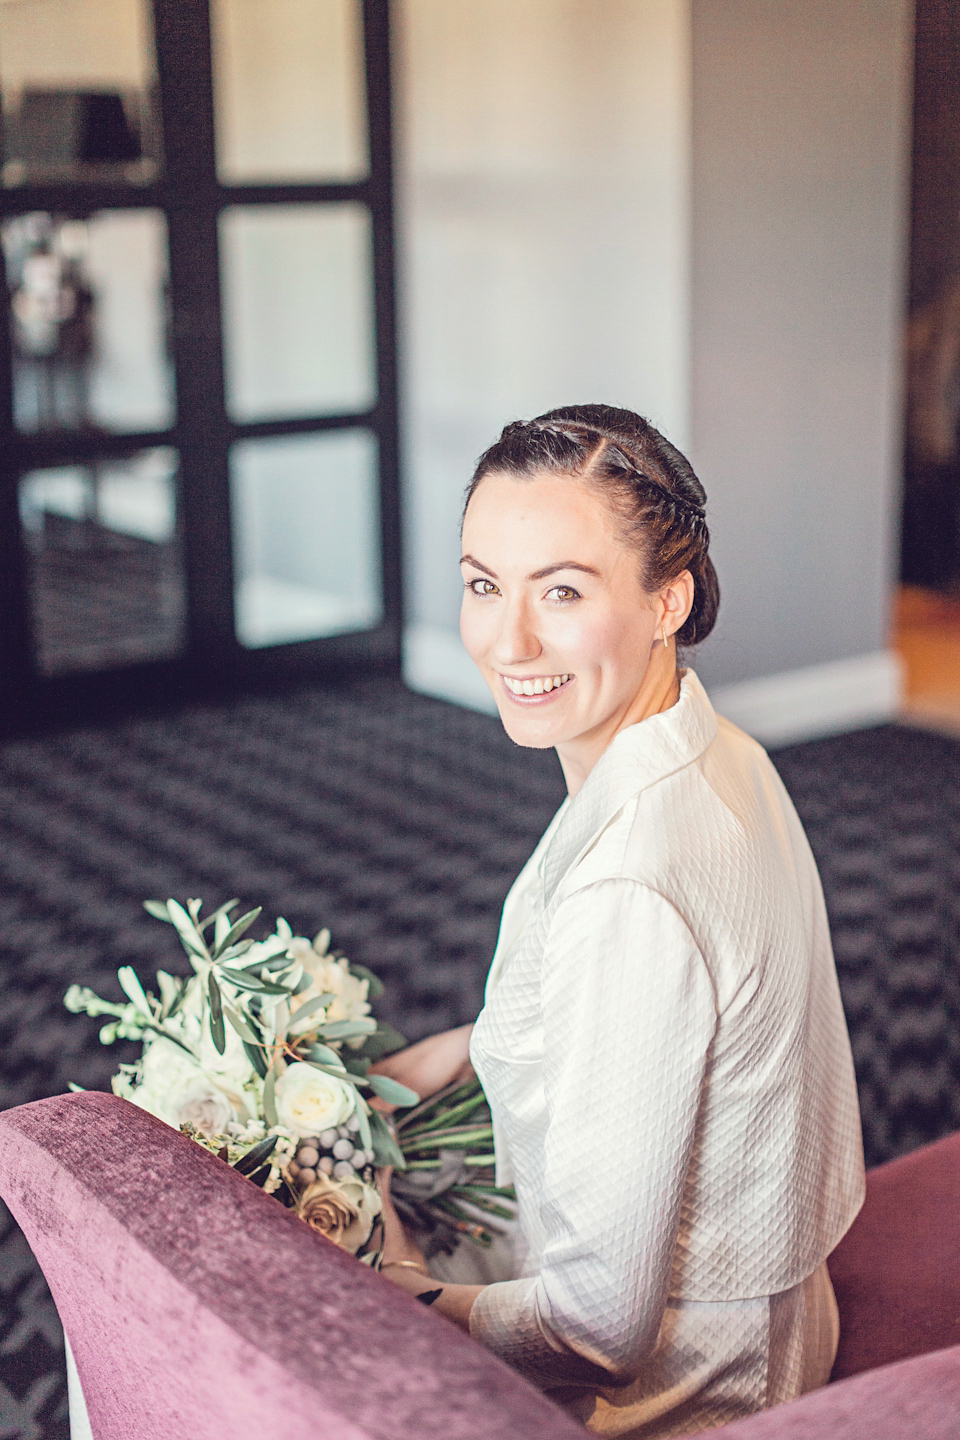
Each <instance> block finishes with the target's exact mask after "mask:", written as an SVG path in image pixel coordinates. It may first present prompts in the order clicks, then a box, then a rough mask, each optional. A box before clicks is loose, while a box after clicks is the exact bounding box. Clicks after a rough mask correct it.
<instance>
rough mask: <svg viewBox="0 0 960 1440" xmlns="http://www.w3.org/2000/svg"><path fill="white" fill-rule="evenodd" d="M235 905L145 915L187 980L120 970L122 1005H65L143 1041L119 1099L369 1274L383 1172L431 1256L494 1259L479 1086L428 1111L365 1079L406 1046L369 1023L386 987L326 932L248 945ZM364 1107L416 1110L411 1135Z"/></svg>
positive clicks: (123, 1036) (157, 906)
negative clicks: (181, 961) (269, 1198)
mask: <svg viewBox="0 0 960 1440" xmlns="http://www.w3.org/2000/svg"><path fill="white" fill-rule="evenodd" d="M237 903H238V902H237V901H236V900H231V901H228V902H227V903H226V904H225V905H221V906H220V907H219V909H217V910H215V911H213V913H212V914H210V915H208V916H206V917H203V916H202V902H201V901H200V900H188V901H187V905H186V908H184V907H183V906H182V905H180V904H179V903H178V902H177V901H176V900H168V901H166V902H160V901H156V900H148V901H147V902H146V909H147V910H148V911H149V912H150V914H151V915H154V916H155V917H156V918H157V919H159V920H163V921H165V922H167V923H168V924H170V925H172V926H173V927H174V929H175V930H176V932H177V934H178V936H179V938H180V942H181V944H182V946H183V948H184V950H185V951H186V953H187V956H188V957H189V959H190V963H191V965H192V967H193V972H194V973H193V974H192V975H190V976H188V977H187V978H185V979H181V978H178V977H176V976H173V975H170V974H168V973H167V972H166V971H163V970H160V971H158V972H157V985H156V994H154V993H153V991H146V990H144V988H143V986H142V985H141V983H140V981H139V979H138V978H137V975H136V972H135V971H134V969H133V967H132V966H130V965H125V966H123V967H122V968H121V969H120V970H119V971H118V972H117V978H118V980H119V982H120V985H121V987H122V989H123V991H124V994H125V995H126V997H127V1000H126V1003H120V1004H116V1003H113V1002H111V1001H106V1000H102V999H101V998H100V997H99V996H98V995H95V994H94V992H93V991H92V990H90V989H88V988H87V987H85V986H79V985H71V987H70V989H69V990H68V991H67V994H66V996H65V997H64V1003H65V1005H66V1006H67V1009H68V1010H70V1011H72V1012H73V1013H75V1014H77V1013H86V1014H87V1015H92V1016H98V1017H101V1018H103V1017H107V1018H106V1023H105V1024H104V1025H103V1026H102V1028H101V1030H100V1039H101V1041H102V1042H103V1044H105V1045H109V1044H112V1043H113V1042H114V1041H116V1040H136V1041H140V1042H142V1046H143V1050H142V1054H141V1056H140V1059H139V1060H138V1061H137V1062H136V1063H135V1064H133V1065H121V1066H120V1067H119V1071H118V1073H117V1074H116V1075H115V1076H114V1077H113V1080H112V1082H111V1083H112V1087H113V1091H114V1093H115V1094H117V1095H120V1096H123V1097H124V1098H125V1099H127V1100H130V1101H132V1102H133V1103H134V1104H135V1105H139V1106H141V1108H143V1109H145V1110H148V1111H149V1112H150V1113H151V1114H153V1115H156V1116H157V1117H158V1118H159V1119H161V1120H164V1121H166V1122H167V1124H169V1125H172V1126H176V1127H178V1128H179V1129H180V1130H182V1131H184V1132H185V1133H186V1134H187V1135H189V1136H190V1137H191V1138H192V1139H194V1140H195V1141H197V1143H198V1144H200V1145H203V1146H204V1147H205V1148H206V1149H208V1150H211V1151H212V1152H213V1153H215V1154H216V1155H218V1156H219V1157H220V1158H221V1159H222V1160H225V1161H226V1162H227V1163H228V1164H230V1165H232V1166H233V1167H234V1168H235V1169H236V1170H237V1171H238V1172H239V1173H240V1174H243V1175H246V1176H247V1177H248V1178H249V1179H250V1180H252V1181H253V1183H254V1184H256V1185H259V1186H261V1187H262V1188H263V1189H264V1190H265V1191H266V1192H267V1193H268V1194H272V1195H274V1196H275V1197H276V1198H277V1199H278V1200H279V1201H281V1202H282V1203H283V1204H284V1205H286V1206H287V1207H288V1208H291V1209H293V1210H295V1212H296V1213H297V1215H299V1216H300V1218H301V1219H302V1220H304V1221H305V1222H306V1223H307V1224H308V1225H311V1226H312V1227H313V1228H314V1229H316V1230H318V1231H320V1232H321V1233H322V1234H324V1235H326V1236H327V1237H328V1238H329V1239H331V1240H333V1241H334V1242H335V1243H336V1244H338V1245H340V1246H342V1247H343V1248H344V1249H347V1250H349V1251H351V1252H352V1253H353V1254H356V1255H357V1256H358V1257H359V1258H361V1259H362V1260H364V1262H365V1263H367V1264H375V1263H376V1262H377V1258H378V1254H379V1249H380V1243H379V1242H380V1235H381V1227H380V1225H379V1216H380V1213H381V1202H380V1195H379V1192H378V1190H377V1185H376V1178H375V1171H376V1170H377V1168H379V1167H381V1166H386V1165H390V1166H393V1167H394V1172H395V1179H394V1182H393V1186H392V1189H393V1191H394V1192H395V1193H396V1195H397V1203H398V1206H402V1207H405V1208H404V1209H403V1210H402V1211H401V1213H403V1214H404V1215H405V1216H406V1218H408V1219H410V1220H411V1221H412V1222H413V1223H415V1224H416V1225H417V1226H418V1228H420V1229H422V1230H425V1231H426V1232H427V1234H428V1236H429V1237H430V1239H431V1244H432V1246H433V1249H434V1250H436V1249H438V1248H450V1242H451V1241H452V1242H455V1241H456V1240H458V1239H459V1237H460V1235H461V1234H462V1235H468V1236H470V1238H472V1239H475V1240H478V1241H479V1242H480V1243H481V1244H489V1243H490V1233H489V1224H487V1223H485V1221H494V1222H495V1221H496V1220H497V1219H499V1218H500V1216H499V1213H498V1212H499V1209H501V1208H503V1206H502V1204H501V1201H502V1200H503V1199H505V1198H507V1199H508V1198H509V1196H508V1195H507V1194H506V1192H503V1193H501V1192H496V1191H495V1190H494V1189H493V1187H492V1182H491V1179H490V1177H491V1176H492V1171H491V1170H490V1169H489V1167H490V1165H492V1159H493V1157H492V1155H489V1154H486V1153H480V1152H483V1151H484V1149H486V1150H489V1149H490V1143H489V1137H490V1133H491V1132H490V1131H489V1119H488V1118H487V1122H486V1124H484V1123H482V1119H481V1121H480V1122H478V1120H477V1117H478V1116H481V1117H482V1114H483V1107H484V1104H485V1101H484V1097H483V1092H482V1090H481V1089H480V1087H479V1085H478V1084H477V1083H476V1082H473V1084H472V1086H471V1087H464V1088H462V1090H453V1091H448V1092H443V1094H441V1095H439V1096H435V1097H433V1098H432V1099H431V1100H430V1101H428V1102H426V1104H424V1105H421V1104H419V1103H418V1102H419V1098H420V1097H419V1096H418V1095H416V1094H415V1093H414V1092H413V1091H412V1090H409V1089H408V1088H407V1087H406V1086H404V1085H400V1084H398V1083H397V1082H396V1081H395V1080H392V1079H390V1078H389V1077H388V1076H385V1075H377V1074H371V1073H370V1067H371V1065H372V1064H373V1062H374V1061H376V1060H379V1059H381V1058H382V1057H383V1056H384V1055H388V1054H390V1053H391V1052H393V1051H395V1050H399V1049H401V1048H402V1047H403V1046H404V1045H405V1044H406V1041H405V1040H404V1038H403V1036H402V1035H399V1034H398V1033H397V1032H396V1031H395V1030H393V1029H391V1028H390V1026H388V1025H385V1024H383V1023H381V1022H379V1021H377V1020H376V1019H375V1018H374V1017H373V1016H372V1015H371V1013H370V1009H371V1007H370V1000H371V999H372V998H375V997H376V996H377V995H379V994H381V993H382V989H383V987H382V986H381V984H380V982H379V981H378V980H377V978H376V976H375V975H374V974H373V973H372V972H371V971H369V970H367V969H366V968H365V967H364V966H362V965H355V964H351V963H350V962H349V961H348V960H347V959H346V957H345V956H343V955H341V954H339V953H337V952H332V951H331V950H330V932H329V931H328V930H321V932H320V933H319V935H317V937H316V938H315V939H314V940H313V941H310V940H308V939H306V938H305V937H303V936H296V935H294V934H293V931H292V930H291V929H290V926H289V925H288V924H287V923H286V921H285V920H278V921H277V924H276V929H275V931H274V933H273V934H272V935H270V936H268V937H267V938H266V939H265V940H260V941H257V940H252V939H250V938H249V936H248V935H247V932H248V931H249V929H250V928H251V926H252V925H253V924H254V923H255V921H256V920H257V918H258V916H259V915H260V910H259V909H256V910H251V911H249V912H248V913H247V914H245V915H243V916H241V917H240V918H239V919H236V920H234V919H231V914H232V912H233V911H234V909H235V908H236V906H237ZM468 1091H469V1093H468ZM370 1094H372V1095H376V1096H379V1097H380V1098H381V1099H382V1100H384V1101H386V1102H388V1103H389V1104H392V1105H395V1106H398V1107H406V1108H407V1109H408V1110H409V1115H408V1118H407V1120H406V1121H404V1120H401V1121H400V1122H399V1123H398V1125H397V1126H396V1127H395V1128H391V1126H390V1125H389V1124H388V1123H387V1121H386V1120H385V1119H384V1117H383V1115H381V1114H380V1113H379V1112H378V1111H377V1110H375V1109H373V1108H372V1107H371V1105H370V1104H369V1101H368V1098H367V1096H368V1095H370ZM410 1107H415V1108H413V1109H410ZM468 1117H473V1119H472V1123H471V1124H469V1125H468V1124H466V1123H465V1122H466V1120H467V1118H468ZM401 1135H403V1139H402V1140H401V1139H399V1137H400V1136H401ZM478 1146H479V1151H478ZM408 1155H409V1158H408ZM408 1166H409V1170H410V1174H409V1176H408V1175H406V1174H405V1173H404V1172H405V1171H406V1170H407V1168H408Z"/></svg>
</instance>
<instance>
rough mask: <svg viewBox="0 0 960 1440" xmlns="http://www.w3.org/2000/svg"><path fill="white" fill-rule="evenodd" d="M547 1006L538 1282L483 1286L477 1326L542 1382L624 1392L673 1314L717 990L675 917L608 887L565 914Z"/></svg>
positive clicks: (550, 944)
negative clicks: (677, 1255) (675, 1267)
mask: <svg viewBox="0 0 960 1440" xmlns="http://www.w3.org/2000/svg"><path fill="white" fill-rule="evenodd" d="M541 1004H542V1014H543V1087H544V1101H545V1106H546V1119H547V1131H546V1135H545V1138H544V1143H543V1172H542V1183H541V1188H540V1195H539V1197H538V1198H539V1205H540V1228H541V1234H542V1237H543V1238H542V1246H541V1255H540V1268H539V1274H538V1275H537V1276H535V1277H531V1278H529V1279H523V1280H513V1281H507V1282H505V1283H500V1284H496V1285H489V1286H487V1287H485V1289H484V1290H483V1291H482V1292H481V1293H480V1295H479V1297H478V1298H477V1299H476V1300H475V1302H474V1305H473V1309H472V1313H471V1317H470V1331H471V1334H472V1335H474V1337H475V1338H476V1339H478V1340H481V1341H482V1342H483V1343H484V1344H486V1345H488V1346H489V1347H490V1348H491V1349H493V1350H495V1351H496V1352H497V1353H498V1354H499V1355H500V1356H501V1357H502V1358H503V1359H505V1360H507V1361H508V1362H509V1363H511V1364H512V1365H514V1366H515V1367H516V1368H517V1369H519V1370H521V1371H522V1372H523V1373H525V1374H526V1375H527V1376H528V1377H529V1378H530V1379H533V1380H534V1381H536V1382H538V1383H540V1384H547V1385H558V1384H585V1385H590V1386H595V1385H610V1384H626V1383H628V1382H629V1381H630V1380H631V1379H632V1378H634V1376H635V1375H636V1374H637V1373H638V1371H639V1368H640V1366H641V1365H642V1364H643V1361H644V1359H645V1358H646V1357H647V1356H648V1355H649V1354H650V1353H651V1351H652V1349H653V1347H654V1345H655V1344H656V1339H657V1334H658V1331H659V1327H660V1322H661V1320H662V1318H663V1310H664V1305H665V1303H666V1298H667V1294H668V1286H669V1279H670V1266H671V1261H672V1257H673V1252H674V1247H675V1245H676V1238H677V1231H678V1226H679V1221H680V1204H681V1199H682V1196H683V1191H684V1186H685V1182H686V1176H687V1167H688V1164H689V1160H690V1155H691V1152H692V1147H693V1140H694V1133H695V1128H696V1121H697V1114H698V1111H699V1107H700V1102H701V1094H702V1087H703V1082H704V1077H705V1074H706V1066H707V1057H708V1054H709V1051H710V1046H711V1042H712V1040H713V1036H714V1033H715V1030H716V1025H717V1013H716V1000H715V995H714V989H713V984H712V981H711V978H710V975H709V973H708V971H707V967H706V965H705V963H704V960H703V957H702V956H701V955H700V952H699V950H698V949H697V946H696V942H695V941H694V938H693V936H692V935H691V933H690V931H689V929H688V928H687V926H686V924H685V923H684V921H683V919H682V918H681V916H680V915H679V914H678V912H677V911H676V910H675V909H674V907H673V906H672V905H670V904H669V902H668V901H667V900H665V899H664V898H663V896H661V895H659V894H657V893H656V892H654V891H652V890H649V889H648V888H647V887H646V886H644V885H642V884H640V883H639V882H637V881H634V880H629V879H610V880H602V881H598V882H596V883H594V884H592V885H590V886H587V887H584V889H582V890H580V891H578V892H576V893H575V894H573V895H571V896H569V897H568V898H567V899H566V900H564V902H563V903H562V904H561V905H560V906H559V908H558V909H557V912H556V914H555V916H554V918H553V921H552V924H551V927H550V932H549V935H548V937H547V941H546V947H545V951H544V956H543V967H542V972H541Z"/></svg>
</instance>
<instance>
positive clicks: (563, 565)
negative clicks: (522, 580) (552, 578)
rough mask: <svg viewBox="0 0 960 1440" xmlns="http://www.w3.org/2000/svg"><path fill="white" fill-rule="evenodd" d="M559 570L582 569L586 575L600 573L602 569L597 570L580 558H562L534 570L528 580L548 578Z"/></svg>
mask: <svg viewBox="0 0 960 1440" xmlns="http://www.w3.org/2000/svg"><path fill="white" fill-rule="evenodd" d="M558 570H582V571H583V573H584V575H599V574H600V571H599V570H595V569H594V567H593V566H592V565H582V564H581V563H580V561H579V560H560V561H559V562H558V563H557V564H556V565H545V566H544V568H543V569H542V570H534V572H533V574H532V575H528V576H527V579H528V580H546V578H547V576H548V575H553V574H555V573H556V571H558Z"/></svg>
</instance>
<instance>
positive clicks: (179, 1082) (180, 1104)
mask: <svg viewBox="0 0 960 1440" xmlns="http://www.w3.org/2000/svg"><path fill="white" fill-rule="evenodd" d="M220 1082H221V1077H219V1076H214V1077H211V1076H210V1075H208V1074H207V1073H206V1072H205V1071H204V1069H203V1067H202V1066H201V1065H198V1064H197V1062H196V1061H195V1060H194V1059H193V1058H192V1057H191V1056H190V1055H188V1054H186V1052H185V1051H184V1050H181V1048H180V1046H179V1045H175V1044H174V1043H173V1042H172V1041H171V1040H167V1039H165V1038H164V1037H163V1036H162V1035H158V1036H157V1037H156V1039H154V1040H151V1041H150V1042H149V1044H147V1045H146V1046H145V1048H144V1052H143V1060H142V1062H141V1066H140V1079H139V1083H138V1084H136V1085H133V1084H131V1083H130V1081H129V1080H127V1078H126V1077H125V1076H122V1075H121V1076H116V1077H115V1078H114V1081H113V1091H114V1094H115V1095H122V1096H123V1098H124V1099H126V1100H132V1101H133V1103H134V1105H139V1106H140V1108H141V1110H148V1111H149V1112H150V1114H151V1115H156V1117H157V1119H158V1120H163V1121H165V1123H166V1124H167V1125H172V1126H174V1128H176V1127H178V1126H179V1125H180V1124H181V1123H183V1121H185V1120H189V1121H190V1123H191V1124H194V1125H196V1126H197V1129H198V1130H202V1131H203V1132H204V1133H208V1132H207V1120H210V1121H214V1120H216V1121H220V1120H222V1122H223V1123H218V1124H217V1125H216V1129H215V1131H212V1132H209V1133H217V1134H219V1133H220V1131H222V1130H223V1128H224V1125H225V1124H226V1123H227V1122H228V1121H230V1120H237V1119H239V1120H244V1119H246V1118H247V1116H248V1114H249V1107H250V1105H251V1097H249V1096H248V1095H246V1094H244V1092H243V1091H242V1090H240V1088H239V1087H238V1086H237V1085H236V1082H235V1081H233V1080H232V1079H231V1078H230V1077H223V1079H222V1083H220ZM202 1100H206V1101H208V1102H209V1104H207V1105H206V1107H205V1108H204V1106H202V1105H201V1108H200V1109H199V1110H198V1111H197V1113H198V1114H199V1115H200V1116H201V1117H206V1118H205V1119H204V1123H203V1124H200V1123H199V1122H198V1121H197V1119H195V1118H194V1115H193V1114H189V1113H184V1107H185V1106H188V1105H191V1104H193V1103H195V1102H198V1103H199V1102H200V1101H202Z"/></svg>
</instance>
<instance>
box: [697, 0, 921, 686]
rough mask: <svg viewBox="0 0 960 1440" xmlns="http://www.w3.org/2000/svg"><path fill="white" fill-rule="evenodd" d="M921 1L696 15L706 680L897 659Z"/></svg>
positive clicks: (746, 4)
mask: <svg viewBox="0 0 960 1440" xmlns="http://www.w3.org/2000/svg"><path fill="white" fill-rule="evenodd" d="M911 15H912V6H911V5H910V4H909V3H907V0H693V27H692V29H693V40H692V45H693V156H692V160H693V217H692V225H693V240H692V336H691V346H692V434H693V457H692V458H693V460H694V464H695V465H696V467H697V470H698V472H699V473H700V475H701V477H702V479H703V481H704V484H705V486H706V488H707V492H708V495H709V497H710V502H711V514H712V517H713V520H712V528H713V534H714V540H715V552H716V561H717V568H718V570H719V573H720V581H721V585H722V587H723V605H722V608H721V623H720V625H719V626H718V630H717V632H716V634H715V637H714V638H713V639H712V640H711V641H710V642H709V644H708V645H707V646H706V647H705V648H704V650H703V651H702V652H701V656H700V659H699V660H698V662H697V668H698V671H699V672H700V674H701V675H702V676H703V678H704V679H705V680H707V681H708V682H712V683H714V684H719V683H728V682H733V681H738V680H742V679H748V678H752V677H756V676H763V675H770V674H775V673H777V672H779V671H784V670H790V669H794V668H797V667H800V666H804V665H813V664H818V663H821V662H824V661H830V660H841V659H845V658H848V657H851V656H854V655H859V654H864V653H867V652H871V651H876V650H878V649H880V648H882V647H883V646H885V645H886V641H887V625H888V605H889V596H890V590H891V584H892V580H893V574H894V563H893V551H894V545H895V537H896V528H897V526H898V524H899V514H898V508H899V495H898V472H899V444H900V434H899V416H900V399H899V391H900V383H901V380H900V338H899V337H900V326H901V313H902V307H903V298H902V297H903V286H904V275H905V260H904V242H905V234H906V195H907V154H908V142H909V123H910V74H911V45H912V33H911Z"/></svg>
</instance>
